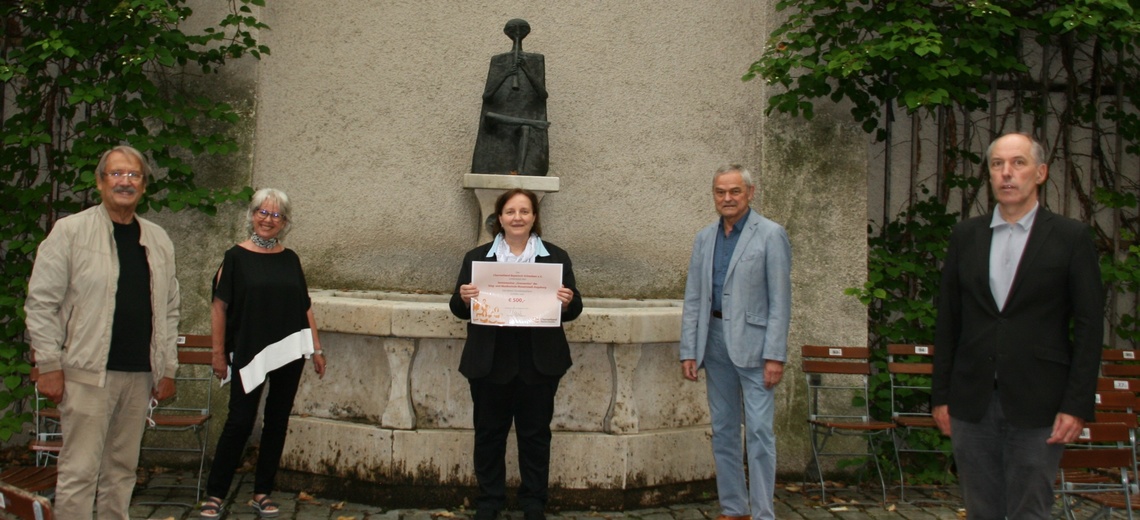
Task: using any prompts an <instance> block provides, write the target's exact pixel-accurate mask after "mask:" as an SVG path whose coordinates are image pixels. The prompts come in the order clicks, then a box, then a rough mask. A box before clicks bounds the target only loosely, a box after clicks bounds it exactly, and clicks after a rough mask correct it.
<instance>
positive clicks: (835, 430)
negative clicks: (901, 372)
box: [802, 345, 895, 502]
mask: <svg viewBox="0 0 1140 520" xmlns="http://www.w3.org/2000/svg"><path fill="white" fill-rule="evenodd" d="M802 357H803V372H804V376H805V378H806V379H807V387H808V428H809V430H810V437H811V451H812V459H811V465H812V467H814V469H815V472H816V474H817V475H819V485H820V493H821V497H820V498H821V500H822V501H824V502H826V501H827V487H826V482H825V481H824V478H823V465H822V464H821V459H822V458H823V457H848V458H850V457H862V458H868V459H870V460H871V462H872V463H873V464H874V466H875V472H876V473H877V474H878V476H879V485H880V486H881V488H882V491H883V502H886V500H887V484H886V480H885V479H884V478H883V468H882V466H881V465H880V463H879V457H878V451H879V450H878V447H879V445H880V442H881V441H882V440H883V439H890V438H891V431H892V430H894V428H895V425H894V423H889V422H884V421H876V420H874V419H872V418H871V412H870V407H869V405H868V403H869V400H870V392H869V391H868V378H869V377H870V374H871V364H870V363H869V362H868V361H867V360H868V359H869V358H870V350H869V349H867V348H864V347H837V346H814V345H804V346H803V356H802ZM859 402H861V404H853V403H859ZM836 437H860V438H862V439H863V440H864V441H865V444H864V446H865V449H864V450H863V451H842V450H843V449H844V448H839V450H840V451H828V450H827V448H828V444H829V441H831V440H832V439H833V438H836ZM812 467H809V471H808V474H810V473H811V469H812Z"/></svg>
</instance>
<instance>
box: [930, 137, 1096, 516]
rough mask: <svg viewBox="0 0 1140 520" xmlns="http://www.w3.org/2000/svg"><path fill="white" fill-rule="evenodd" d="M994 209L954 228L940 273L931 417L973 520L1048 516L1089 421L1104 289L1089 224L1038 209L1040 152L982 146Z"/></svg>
mask: <svg viewBox="0 0 1140 520" xmlns="http://www.w3.org/2000/svg"><path fill="white" fill-rule="evenodd" d="M986 156H987V159H988V161H989V169H990V186H991V188H992V189H993V192H994V195H995V197H996V198H997V201H998V204H997V207H996V208H995V209H994V212H993V213H992V214H990V215H987V216H981V217H975V218H972V219H969V220H965V221H963V222H961V223H959V224H958V225H957V226H955V228H954V232H953V234H952V235H951V237H950V248H949V250H948V252H947V255H946V261H945V263H944V265H943V268H942V286H941V294H940V295H939V299H938V324H937V329H936V334H935V350H934V355H935V357H934V388H933V395H932V397H931V404H932V406H933V413H934V419H935V421H936V422H937V423H938V427H939V428H940V429H941V430H942V432H943V433H944V434H946V435H951V437H952V440H953V446H954V459H955V461H956V463H957V466H958V477H959V480H960V482H961V486H962V495H963V498H964V499H965V502H966V512H967V515H968V518H970V519H983V518H1016V519H1019V520H1020V519H1028V518H1043V519H1045V518H1049V517H1050V509H1051V507H1052V504H1053V480H1054V478H1055V476H1056V473H1057V466H1058V464H1059V463H1060V459H1061V452H1062V450H1063V449H1064V445H1065V443H1067V442H1072V441H1073V440H1075V439H1076V438H1077V436H1078V435H1080V432H1081V429H1082V428H1083V427H1084V424H1085V421H1091V420H1092V419H1093V408H1094V399H1095V397H1094V395H1095V393H1096V379H1097V371H1098V365H1099V363H1100V351H1101V348H1102V341H1103V333H1104V324H1103V320H1104V291H1103V287H1102V285H1101V279H1100V268H1099V266H1098V262H1097V252H1096V248H1095V247H1094V245H1093V241H1092V236H1091V235H1090V233H1089V227H1088V226H1087V225H1085V224H1083V223H1080V222H1077V221H1074V220H1071V219H1068V218H1065V217H1062V216H1060V215H1056V214H1053V213H1051V212H1049V211H1048V210H1046V209H1044V208H1042V207H1040V206H1039V205H1038V200H1037V199H1038V188H1039V186H1040V185H1041V184H1042V183H1044V182H1045V179H1046V178H1047V177H1048V170H1049V167H1048V165H1047V164H1046V163H1045V150H1044V147H1043V146H1042V145H1041V143H1039V142H1038V141H1037V140H1035V139H1034V138H1032V137H1031V136H1029V135H1026V134H1006V135H1004V136H1002V137H1000V138H998V139H997V140H995V141H994V142H993V143H992V144H990V147H989V150H988V151H987V153H986Z"/></svg>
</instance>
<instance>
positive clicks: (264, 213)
mask: <svg viewBox="0 0 1140 520" xmlns="http://www.w3.org/2000/svg"><path fill="white" fill-rule="evenodd" d="M254 214H255V215H257V216H259V217H261V218H268V219H273V221H274V222H277V221H280V220H281V219H283V218H285V215H283V214H281V213H271V212H268V211H265V210H263V209H259V210H257V211H256V212H254Z"/></svg>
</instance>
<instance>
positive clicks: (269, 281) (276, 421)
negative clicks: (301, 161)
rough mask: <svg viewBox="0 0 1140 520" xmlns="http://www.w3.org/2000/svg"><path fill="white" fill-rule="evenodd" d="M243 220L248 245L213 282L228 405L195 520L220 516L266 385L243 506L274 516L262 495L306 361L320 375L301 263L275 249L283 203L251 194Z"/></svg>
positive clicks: (284, 225)
mask: <svg viewBox="0 0 1140 520" xmlns="http://www.w3.org/2000/svg"><path fill="white" fill-rule="evenodd" d="M246 218H247V220H246V227H247V231H249V233H250V238H249V240H246V241H244V242H242V243H240V244H238V245H236V246H234V247H232V248H230V250H229V251H226V255H225V258H224V259H223V260H222V266H221V267H220V268H218V273H217V275H216V276H215V277H214V287H213V288H214V303H213V308H212V310H211V314H210V317H211V325H212V327H211V328H212V336H213V350H214V362H213V368H214V375H216V376H217V377H218V378H219V379H225V378H227V377H229V378H230V379H231V381H230V405H229V416H228V417H227V418H226V424H225V427H224V428H223V429H222V434H221V437H219V438H218V445H217V448H216V450H215V452H214V463H213V466H212V467H211V469H210V478H209V480H207V483H206V495H207V496H206V500H205V502H203V503H202V508H201V511H200V514H201V516H202V518H217V517H218V516H220V515H221V512H222V502H223V500H224V499H225V497H226V495H227V494H229V489H230V484H231V483H232V482H233V476H234V471H235V470H236V469H237V466H238V464H239V463H240V462H241V459H242V452H243V451H244V450H245V444H246V441H248V440H249V436H250V433H252V432H253V423H254V421H255V420H256V418H257V417H256V416H257V407H258V403H259V401H260V399H261V392H262V390H263V389H264V388H265V386H266V383H267V382H268V386H269V394H268V395H267V396H266V399H265V417H264V420H263V426H262V430H261V446H260V449H259V451H258V456H257V471H256V476H255V480H254V485H253V497H252V499H251V500H250V501H249V505H250V506H252V507H253V508H254V510H255V511H257V513H258V515H259V516H261V517H263V518H272V517H275V516H277V514H278V513H279V509H278V506H277V504H276V503H275V502H274V501H273V500H272V499H271V498H270V497H269V495H270V493H272V492H273V485H274V478H275V477H276V475H277V468H278V466H279V465H280V462H281V452H282V450H283V449H284V447H285V434H286V431H287V428H288V424H289V412H290V411H291V410H292V409H293V399H294V397H295V396H296V395H297V386H298V384H299V383H300V381H301V371H302V370H303V369H304V367H305V358H308V357H311V358H312V360H313V368H315V369H316V371H317V374H318V375H319V376H321V377H324V374H325V358H324V355H323V352H322V351H321V343H320V340H319V339H318V338H317V325H316V321H315V320H314V319H313V310H312V308H311V306H310V301H309V290H308V287H307V285H306V284H305V273H304V272H303V271H302V270H301V260H300V259H299V258H297V254H296V253H294V252H293V251H292V250H290V249H286V248H285V246H284V245H282V244H281V239H283V238H285V234H286V233H288V231H289V228H290V227H291V226H292V222H291V219H290V213H289V197H288V196H286V195H285V193H283V192H281V191H278V190H275V189H271V188H265V189H261V190H258V191H257V193H254V195H253V200H252V201H251V202H250V205H249V210H248V212H247V213H246Z"/></svg>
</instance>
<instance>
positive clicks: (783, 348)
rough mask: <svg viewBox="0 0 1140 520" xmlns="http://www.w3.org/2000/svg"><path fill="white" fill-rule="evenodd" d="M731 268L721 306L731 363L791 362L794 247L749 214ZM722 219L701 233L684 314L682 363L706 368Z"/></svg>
mask: <svg viewBox="0 0 1140 520" xmlns="http://www.w3.org/2000/svg"><path fill="white" fill-rule="evenodd" d="M749 212H750V214H749V215H748V221H747V222H745V224H744V229H743V230H741V234H740V240H739V241H738V242H737V243H736V249H735V250H734V251H733V253H732V260H731V261H730V262H729V264H728V274H727V275H726V276H725V279H724V294H723V295H722V299H721V305H722V309H721V311H722V312H723V316H724V317H723V319H724V335H725V342H726V343H727V344H728V355H729V358H730V359H732V362H733V364H735V365H736V366H739V367H743V368H756V367H762V366H764V361H765V360H771V361H781V362H783V361H787V359H788V325H789V322H790V321H791V310H792V277H791V271H792V246H791V244H790V243H789V242H788V234H787V232H785V231H784V228H783V227H781V226H780V225H779V224H777V223H775V222H772V221H771V220H768V219H766V218H764V217H762V216H760V214H759V213H757V212H756V211H755V210H751V209H750V210H749ZM719 227H720V220H717V221H716V222H714V223H712V224H710V225H709V226H707V227H705V228H704V229H702V230H701V231H700V232H698V233H697V238H696V240H694V241H693V256H692V258H691V259H690V260H689V277H688V280H687V281H686V283H685V306H684V309H683V310H682V312H681V359H682V360H685V359H693V360H696V362H697V366H698V367H700V366H702V363H703V362H704V357H705V344H706V343H707V342H708V335H709V321H710V320H711V319H712V272H713V249H714V248H715V247H716V234H717V233H718V232H719V229H718V228H719Z"/></svg>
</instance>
